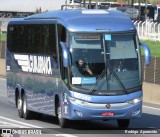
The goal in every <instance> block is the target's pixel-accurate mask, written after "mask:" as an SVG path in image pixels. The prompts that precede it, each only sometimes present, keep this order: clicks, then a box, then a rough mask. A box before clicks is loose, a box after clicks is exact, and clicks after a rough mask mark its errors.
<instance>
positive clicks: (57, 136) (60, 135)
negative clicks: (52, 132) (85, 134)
mask: <svg viewBox="0 0 160 137" xmlns="http://www.w3.org/2000/svg"><path fill="white" fill-rule="evenodd" d="M56 137H77V136H74V135H70V134H56Z"/></svg>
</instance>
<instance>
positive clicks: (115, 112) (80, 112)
mask: <svg viewBox="0 0 160 137" xmlns="http://www.w3.org/2000/svg"><path fill="white" fill-rule="evenodd" d="M62 108H63V109H62V110H63V111H62V113H63V117H64V118H67V119H71V120H110V119H134V118H140V117H141V113H142V100H141V98H138V99H135V100H133V101H130V102H124V103H110V104H107V103H106V104H98V103H87V102H83V101H81V102H78V101H73V100H72V99H69V102H68V103H67V105H65V103H64V105H63V107H62Z"/></svg>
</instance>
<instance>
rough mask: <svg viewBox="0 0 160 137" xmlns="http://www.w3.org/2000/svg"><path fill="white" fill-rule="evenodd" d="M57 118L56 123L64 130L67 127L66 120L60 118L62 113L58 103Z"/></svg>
mask: <svg viewBox="0 0 160 137" xmlns="http://www.w3.org/2000/svg"><path fill="white" fill-rule="evenodd" d="M56 108H57V117H58V122H59V125H60V127H61V128H66V127H68V120H67V119H65V118H63V117H62V111H61V106H60V103H58V105H57V107H56Z"/></svg>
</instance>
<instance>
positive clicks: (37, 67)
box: [14, 54, 52, 75]
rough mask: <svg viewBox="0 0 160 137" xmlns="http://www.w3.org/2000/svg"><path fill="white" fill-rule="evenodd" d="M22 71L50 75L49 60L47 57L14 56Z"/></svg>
mask: <svg viewBox="0 0 160 137" xmlns="http://www.w3.org/2000/svg"><path fill="white" fill-rule="evenodd" d="M14 58H15V59H16V60H17V62H18V64H19V65H20V66H21V68H22V71H24V72H31V73H39V74H48V75H52V68H51V58H50V57H48V56H37V55H20V54H14Z"/></svg>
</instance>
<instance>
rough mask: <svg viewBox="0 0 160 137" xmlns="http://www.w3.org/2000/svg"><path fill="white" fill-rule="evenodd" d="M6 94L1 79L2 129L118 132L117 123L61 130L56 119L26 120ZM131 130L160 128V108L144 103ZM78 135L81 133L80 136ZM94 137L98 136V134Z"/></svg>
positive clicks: (85, 124) (94, 123)
mask: <svg viewBox="0 0 160 137" xmlns="http://www.w3.org/2000/svg"><path fill="white" fill-rule="evenodd" d="M6 93H7V92H6V80H5V79H3V78H0V128H52V129H47V130H46V132H47V133H48V132H52V133H54V134H55V136H58V135H59V133H65V134H67V135H68V134H69V133H70V134H69V135H70V137H71V133H72V135H73V134H74V135H75V136H83V134H85V133H86V134H87V133H92V131H94V133H104V131H108V133H112V132H115V131H116V130H118V126H117V123H116V121H83V122H82V121H75V122H70V127H69V128H67V129H65V130H64V129H62V130H61V129H60V128H59V125H58V121H57V119H56V118H55V117H51V116H46V115H38V114H35V117H34V119H31V120H24V119H21V118H19V117H18V112H17V110H16V108H15V107H14V106H12V105H11V104H9V102H8V101H7V95H6ZM37 115H38V116H39V117H37ZM129 128H130V129H132V128H137V129H139V128H140V129H142V128H147V129H152V128H160V106H158V105H157V106H155V105H152V104H146V103H144V106H143V114H142V118H141V119H135V120H131V123H130V126H129ZM101 129H102V131H101ZM112 129H114V130H115V131H113V130H112ZM110 130H112V131H110ZM76 133H77V134H78V133H80V135H77V134H76ZM82 133H83V134H82ZM87 135H88V136H90V135H89V134H87ZM103 135H104V134H102V136H103ZM121 135H122V134H121ZM84 136H85V135H84ZM93 136H97V134H94V135H92V137H93ZM99 137H100V136H99Z"/></svg>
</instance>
